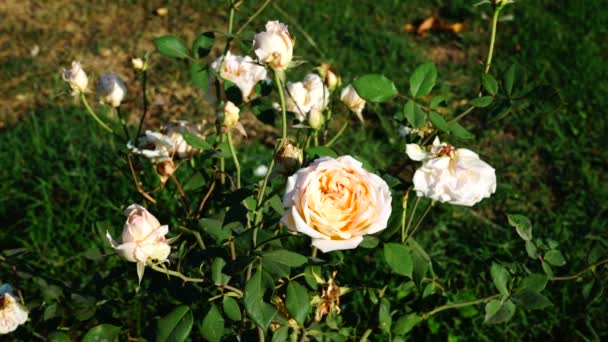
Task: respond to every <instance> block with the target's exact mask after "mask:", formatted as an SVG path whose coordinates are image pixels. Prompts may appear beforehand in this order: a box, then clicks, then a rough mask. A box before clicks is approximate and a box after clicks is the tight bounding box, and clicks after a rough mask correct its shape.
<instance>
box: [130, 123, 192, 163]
mask: <svg viewBox="0 0 608 342" xmlns="http://www.w3.org/2000/svg"><path fill="white" fill-rule="evenodd" d="M183 132H189V133H191V134H193V135H196V136H199V137H201V134H200V133H199V132H198V129H197V128H196V127H194V126H193V125H192V124H190V123H188V122H187V121H175V122H172V123H170V124H169V125H167V127H165V128H164V129H162V130H161V132H152V131H146V132H145V133H144V136H143V137H141V138H140V139H139V144H138V146H135V145H133V143H131V142H130V141H129V143H127V148H128V149H129V150H131V152H133V153H135V154H139V155H142V156H144V157H146V158H148V159H150V161H151V162H152V163H154V164H158V163H161V162H164V161H167V160H171V159H185V158H189V157H192V156H193V155H195V154H197V153H199V152H200V150H198V149H196V148H194V147H192V146H190V145H188V143H187V142H186V140H184V137H183V136H182V133H183ZM201 138H202V137H201Z"/></svg>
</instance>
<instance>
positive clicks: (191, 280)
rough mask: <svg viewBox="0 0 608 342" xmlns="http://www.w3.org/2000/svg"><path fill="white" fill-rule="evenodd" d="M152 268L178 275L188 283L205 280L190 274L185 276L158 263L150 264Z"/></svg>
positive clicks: (167, 273)
mask: <svg viewBox="0 0 608 342" xmlns="http://www.w3.org/2000/svg"><path fill="white" fill-rule="evenodd" d="M149 266H150V268H151V269H153V270H155V271H156V272H160V273H164V274H166V275H170V276H174V277H178V278H180V279H181V280H183V281H185V282H187V283H202V282H204V281H205V280H204V279H202V278H190V277H188V276H185V275H183V274H181V273H179V272H177V271H172V270H170V269H167V268H164V267H159V266H158V265H149Z"/></svg>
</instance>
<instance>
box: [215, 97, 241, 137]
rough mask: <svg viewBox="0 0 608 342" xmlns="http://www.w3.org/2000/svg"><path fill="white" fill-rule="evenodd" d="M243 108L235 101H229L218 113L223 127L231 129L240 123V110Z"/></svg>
mask: <svg viewBox="0 0 608 342" xmlns="http://www.w3.org/2000/svg"><path fill="white" fill-rule="evenodd" d="M240 111H241V110H240V109H239V107H237V106H236V105H235V104H234V103H232V102H230V101H227V102H226V104H225V105H224V109H223V110H222V111H221V112H220V113H219V114H218V120H219V121H220V123H221V125H222V127H223V128H224V129H226V130H231V129H233V128H235V127H236V125H237V124H238V123H239V112H240Z"/></svg>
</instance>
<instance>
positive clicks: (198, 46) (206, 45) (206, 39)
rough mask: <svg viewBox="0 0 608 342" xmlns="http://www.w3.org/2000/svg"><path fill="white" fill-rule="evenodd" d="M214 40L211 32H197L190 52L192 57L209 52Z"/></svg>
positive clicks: (200, 56)
mask: <svg viewBox="0 0 608 342" xmlns="http://www.w3.org/2000/svg"><path fill="white" fill-rule="evenodd" d="M214 40H215V35H214V34H213V32H203V33H201V34H199V35H198V37H196V39H195V40H194V43H192V53H193V54H194V58H203V57H206V56H207V55H208V54H209V52H211V48H212V47H213V41H214Z"/></svg>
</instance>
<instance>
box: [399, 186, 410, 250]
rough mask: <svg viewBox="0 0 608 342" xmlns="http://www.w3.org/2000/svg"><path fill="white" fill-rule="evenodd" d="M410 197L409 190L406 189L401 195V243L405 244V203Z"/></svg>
mask: <svg viewBox="0 0 608 342" xmlns="http://www.w3.org/2000/svg"><path fill="white" fill-rule="evenodd" d="M409 197H410V189H409V188H408V189H407V190H406V191H405V193H404V194H403V200H402V202H401V206H402V207H403V214H402V215H401V243H404V242H405V236H406V235H405V220H406V218H407V201H408V199H409Z"/></svg>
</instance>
